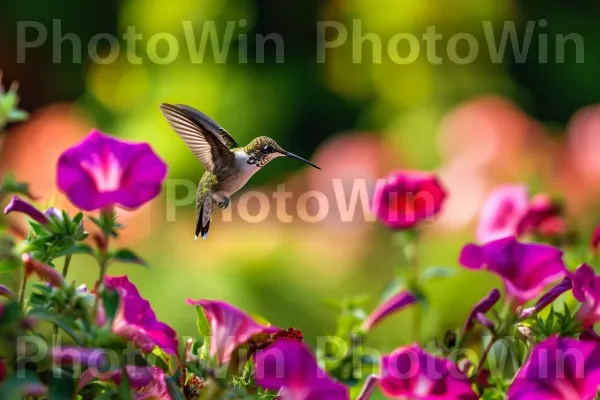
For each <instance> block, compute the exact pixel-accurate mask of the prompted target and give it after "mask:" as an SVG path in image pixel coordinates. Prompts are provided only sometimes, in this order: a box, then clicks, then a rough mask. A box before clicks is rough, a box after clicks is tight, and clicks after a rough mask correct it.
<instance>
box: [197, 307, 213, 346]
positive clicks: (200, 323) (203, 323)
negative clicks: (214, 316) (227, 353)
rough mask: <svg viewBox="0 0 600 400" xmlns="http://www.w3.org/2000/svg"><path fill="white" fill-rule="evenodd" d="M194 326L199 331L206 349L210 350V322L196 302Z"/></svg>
mask: <svg viewBox="0 0 600 400" xmlns="http://www.w3.org/2000/svg"><path fill="white" fill-rule="evenodd" d="M196 327H197V328H198V333H200V336H202V339H203V340H204V343H205V345H206V349H207V351H208V350H210V324H209V323H208V318H206V314H205V313H204V310H203V309H202V307H201V306H199V305H197V304H196Z"/></svg>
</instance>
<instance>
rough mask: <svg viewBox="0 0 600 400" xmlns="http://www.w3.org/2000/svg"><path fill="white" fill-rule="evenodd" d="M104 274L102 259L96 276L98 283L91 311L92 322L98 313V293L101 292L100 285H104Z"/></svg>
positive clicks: (104, 267)
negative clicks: (97, 276)
mask: <svg viewBox="0 0 600 400" xmlns="http://www.w3.org/2000/svg"><path fill="white" fill-rule="evenodd" d="M104 275H106V261H105V260H104V259H103V260H102V261H101V262H100V276H99V278H98V284H97V285H96V298H95V299H94V311H93V313H92V322H94V321H96V316H97V315H98V307H99V305H100V293H102V287H103V286H104Z"/></svg>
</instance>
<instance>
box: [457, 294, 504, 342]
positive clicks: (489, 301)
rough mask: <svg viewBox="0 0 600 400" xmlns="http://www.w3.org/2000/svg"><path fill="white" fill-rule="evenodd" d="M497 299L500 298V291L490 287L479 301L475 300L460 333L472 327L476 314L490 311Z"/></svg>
mask: <svg viewBox="0 0 600 400" xmlns="http://www.w3.org/2000/svg"><path fill="white" fill-rule="evenodd" d="M498 300H500V291H499V290H498V289H492V290H491V291H490V293H488V295H487V296H485V297H484V298H483V299H481V300H479V302H477V304H475V305H474V306H473V308H472V309H471V312H470V313H469V316H468V317H467V320H466V321H465V325H464V326H463V329H462V334H463V335H464V334H465V333H467V332H468V331H470V330H471V329H473V326H474V325H475V322H474V321H475V320H477V316H478V315H479V314H485V313H486V312H488V311H490V310H491V309H492V307H494V305H496V303H497V302H498Z"/></svg>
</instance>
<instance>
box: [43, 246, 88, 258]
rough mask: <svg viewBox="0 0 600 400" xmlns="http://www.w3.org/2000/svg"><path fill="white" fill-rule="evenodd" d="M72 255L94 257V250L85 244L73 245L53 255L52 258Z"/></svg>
mask: <svg viewBox="0 0 600 400" xmlns="http://www.w3.org/2000/svg"><path fill="white" fill-rule="evenodd" d="M74 254H89V255H94V249H92V248H91V247H90V246H88V245H87V244H85V243H75V244H73V245H72V246H69V247H67V248H65V249H63V250H61V251H59V252H57V253H55V254H53V256H54V258H59V257H63V256H72V255H74Z"/></svg>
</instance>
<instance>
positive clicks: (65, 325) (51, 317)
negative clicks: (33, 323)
mask: <svg viewBox="0 0 600 400" xmlns="http://www.w3.org/2000/svg"><path fill="white" fill-rule="evenodd" d="M27 316H28V317H32V318H34V319H38V320H41V321H46V322H50V323H52V324H54V325H57V326H58V327H60V328H61V329H62V330H63V331H65V333H66V334H67V335H69V336H70V337H71V339H73V341H75V343H76V344H77V345H79V346H83V345H84V340H83V338H82V337H81V336H80V335H79V333H77V332H76V331H75V329H76V328H73V327H72V326H71V324H70V323H69V322H70V321H68V320H67V319H66V318H65V317H64V316H62V315H60V314H56V313H53V312H51V311H47V310H44V309H40V308H36V309H33V310H31V311H30V312H29V313H28V314H27Z"/></svg>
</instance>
